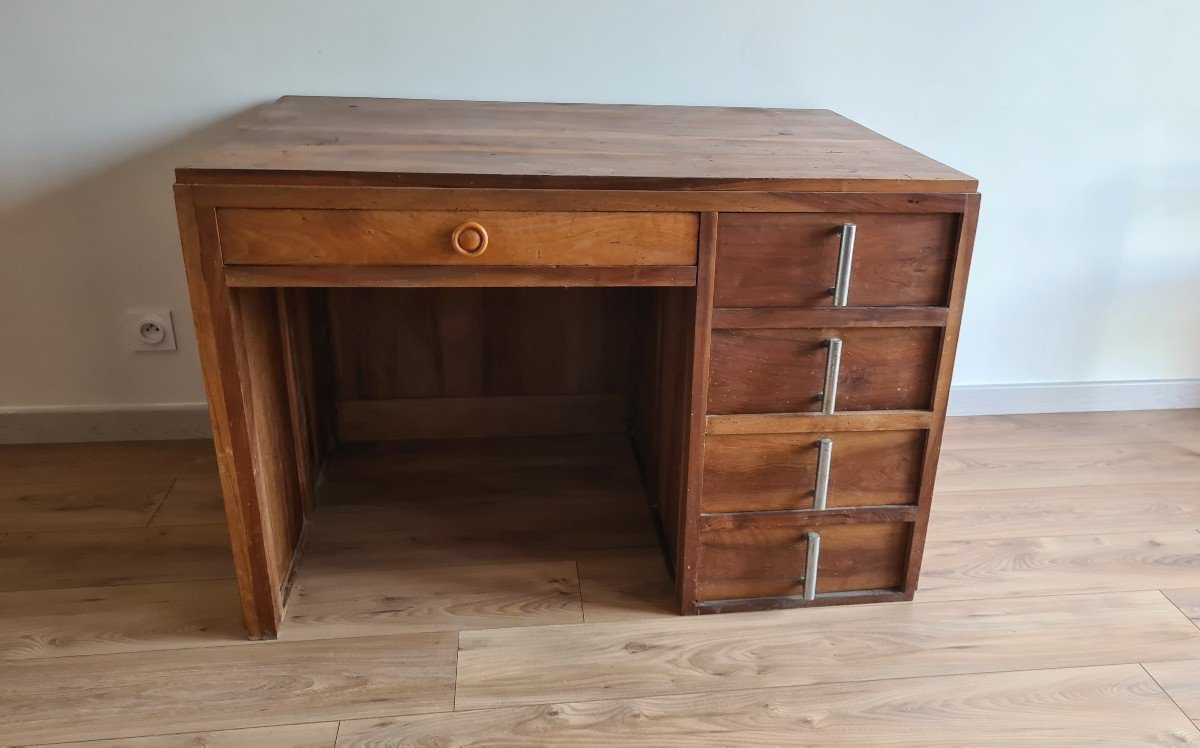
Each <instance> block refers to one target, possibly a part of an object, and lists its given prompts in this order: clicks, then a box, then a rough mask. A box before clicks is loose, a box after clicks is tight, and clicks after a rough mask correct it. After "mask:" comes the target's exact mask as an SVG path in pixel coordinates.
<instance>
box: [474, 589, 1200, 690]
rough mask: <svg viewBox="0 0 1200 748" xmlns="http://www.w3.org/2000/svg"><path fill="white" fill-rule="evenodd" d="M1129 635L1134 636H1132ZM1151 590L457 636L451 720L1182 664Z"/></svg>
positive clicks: (1172, 618) (1178, 620)
mask: <svg viewBox="0 0 1200 748" xmlns="http://www.w3.org/2000/svg"><path fill="white" fill-rule="evenodd" d="M1134 632H1136V633H1134ZM1193 652H1200V629H1197V628H1196V627H1195V626H1193V625H1192V624H1191V622H1190V621H1188V620H1187V618H1185V617H1184V616H1182V615H1180V614H1179V610H1178V609H1177V608H1176V607H1175V606H1174V605H1172V604H1171V603H1170V601H1168V600H1167V599H1166V598H1164V597H1163V596H1162V595H1161V594H1160V593H1158V592H1132V593H1112V594H1104V595H1072V596H1067V597H1040V598H1027V599H1013V600H970V601H962V602H944V603H894V604H878V605H872V606H848V607H835V608H813V609H808V610H797V611H778V612H771V613H751V614H728V615H724V616H716V617H712V618H709V617H699V618H689V619H674V620H669V619H658V620H647V621H631V622H613V623H598V624H587V626H586V631H580V629H579V628H578V627H572V626H555V627H541V628H538V629H498V630H492V631H467V632H463V633H462V634H461V635H460V652H459V670H458V688H457V697H456V702H455V703H456V708H458V709H480V708H489V707H497V706H515V705H520V704H541V703H548V702H552V701H581V700H592V699H600V698H614V697H635V696H651V695H661V694H671V693H688V692H697V691H708V690H712V691H723V690H734V689H741V688H760V687H765V686H785V685H786V686H799V685H804V684H811V683H831V682H846V681H858V680H878V679H885V678H895V677H897V676H898V675H905V676H925V675H950V674H960V673H971V672H987V671H1005V670H1022V669H1028V668H1031V667H1043V668H1048V667H1079V666H1084V665H1105V664H1119V663H1131V662H1149V661H1156V660H1165V659H1178V658H1181V657H1188V658H1190V657H1192V655H1191V654H1190V653H1193Z"/></svg>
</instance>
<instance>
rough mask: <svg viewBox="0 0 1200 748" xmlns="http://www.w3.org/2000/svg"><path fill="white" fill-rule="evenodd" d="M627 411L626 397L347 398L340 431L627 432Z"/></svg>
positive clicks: (459, 434) (364, 435)
mask: <svg viewBox="0 0 1200 748" xmlns="http://www.w3.org/2000/svg"><path fill="white" fill-rule="evenodd" d="M628 411H629V404H628V402H627V401H626V399H625V396H624V395H623V394H621V393H602V394H595V395H517V396H507V397H506V396H502V395H491V396H488V397H429V398H408V399H404V400H343V401H342V402H341V403H339V404H338V427H337V428H338V435H339V437H340V438H341V439H342V441H344V442H361V441H374V440H379V439H459V438H464V437H488V436H542V435H549V434H617V433H621V434H623V433H625V432H626V430H627V428H628V424H627V422H626V418H627V415H628Z"/></svg>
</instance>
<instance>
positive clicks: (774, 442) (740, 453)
mask: <svg viewBox="0 0 1200 748" xmlns="http://www.w3.org/2000/svg"><path fill="white" fill-rule="evenodd" d="M822 438H828V439H830V440H831V441H832V442H833V452H832V459H831V460H830V471H829V496H828V506H830V507H835V506H868V505H878V504H915V503H916V502H917V491H918V489H919V487H920V479H921V461H922V458H923V455H924V450H925V433H924V432H923V431H843V432H834V431H830V432H825V431H820V432H810V433H800V434H747V435H719V434H709V435H708V436H706V437H705V439H704V486H703V490H702V494H701V496H702V498H701V502H700V506H701V509H702V510H703V511H705V512H738V511H756V510H770V509H809V508H811V507H812V502H813V490H814V486H815V485H816V473H817V442H818V441H819V440H820V439H822Z"/></svg>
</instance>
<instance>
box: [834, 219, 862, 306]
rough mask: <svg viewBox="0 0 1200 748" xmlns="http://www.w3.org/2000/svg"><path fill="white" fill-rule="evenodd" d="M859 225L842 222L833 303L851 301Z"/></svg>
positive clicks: (838, 303)
mask: <svg viewBox="0 0 1200 748" xmlns="http://www.w3.org/2000/svg"><path fill="white" fill-rule="evenodd" d="M857 230H858V227H857V226H856V225H855V224H853V223H843V224H842V244H841V247H840V248H839V249H838V264H837V280H835V281H834V284H833V305H834V306H846V304H847V303H848V302H849V301H850V266H851V264H852V263H853V262H854V234H855V232H856V231H857Z"/></svg>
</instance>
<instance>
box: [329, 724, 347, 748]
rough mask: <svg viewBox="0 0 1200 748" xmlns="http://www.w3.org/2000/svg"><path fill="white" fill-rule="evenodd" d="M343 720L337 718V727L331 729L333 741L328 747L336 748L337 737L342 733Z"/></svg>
mask: <svg viewBox="0 0 1200 748" xmlns="http://www.w3.org/2000/svg"><path fill="white" fill-rule="evenodd" d="M344 721H345V720H341V719H339V720H338V723H337V727H335V728H334V730H333V743H332V744H330V746H329V748H337V742H338V738H339V737H341V735H342V722H344Z"/></svg>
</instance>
